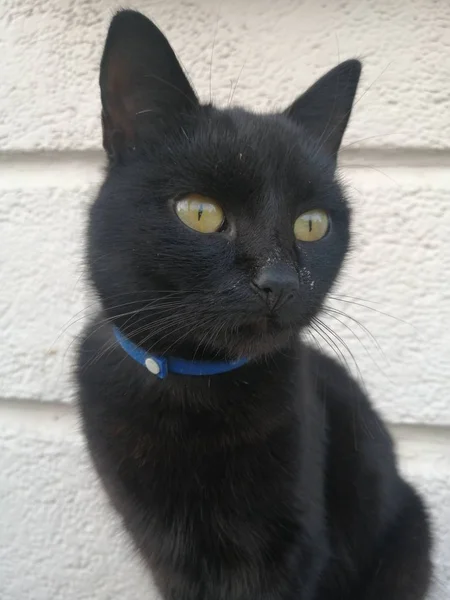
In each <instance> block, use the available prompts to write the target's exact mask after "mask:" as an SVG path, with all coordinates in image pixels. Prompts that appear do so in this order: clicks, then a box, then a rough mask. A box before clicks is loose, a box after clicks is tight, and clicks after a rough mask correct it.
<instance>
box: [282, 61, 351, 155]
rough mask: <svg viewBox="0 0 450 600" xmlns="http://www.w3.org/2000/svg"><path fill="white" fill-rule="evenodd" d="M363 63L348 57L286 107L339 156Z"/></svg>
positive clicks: (294, 118) (288, 113)
mask: <svg viewBox="0 0 450 600" xmlns="http://www.w3.org/2000/svg"><path fill="white" fill-rule="evenodd" d="M361 68H362V66H361V63H360V62H359V61H358V60H355V59H353V60H347V61H345V62H343V63H341V64H340V65H338V66H337V67H335V68H334V69H332V70H331V71H329V72H328V73H326V74H325V75H324V76H323V77H321V78H320V79H319V80H318V81H316V83H315V84H314V85H312V86H311V87H310V88H309V89H308V90H307V91H306V92H305V93H304V94H302V95H301V96H300V97H299V98H297V100H295V102H294V103H293V104H291V106H290V107H289V108H288V109H287V110H286V111H285V114H286V115H287V116H288V117H289V118H291V119H293V120H294V121H295V122H297V123H299V124H300V125H301V126H302V127H304V129H305V130H306V131H309V132H310V133H311V134H312V135H314V136H315V138H317V141H318V143H319V144H321V146H323V148H325V150H327V151H328V152H329V153H330V154H331V155H332V156H334V157H335V156H336V154H337V152H338V150H339V148H340V146H341V142H342V138H343V136H344V133H345V130H346V128H347V124H348V121H349V119H350V114H351V112H352V107H353V101H354V99H355V94H356V90H357V87H358V82H359V78H360V75H361Z"/></svg>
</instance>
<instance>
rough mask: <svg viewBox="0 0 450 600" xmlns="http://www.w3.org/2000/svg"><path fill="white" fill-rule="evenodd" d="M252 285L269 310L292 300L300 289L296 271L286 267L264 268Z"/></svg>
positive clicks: (272, 266) (273, 266) (271, 266)
mask: <svg viewBox="0 0 450 600" xmlns="http://www.w3.org/2000/svg"><path fill="white" fill-rule="evenodd" d="M252 283H253V286H254V288H256V290H257V292H258V293H259V295H260V296H261V298H262V299H263V300H265V302H266V303H267V305H268V307H269V308H270V310H273V309H274V308H277V309H278V308H281V306H283V305H284V304H286V303H287V302H289V301H290V300H293V298H294V297H295V295H296V293H297V292H298V290H299V288H300V282H299V278H298V275H297V273H296V271H295V270H294V269H293V268H292V267H290V266H288V265H270V266H268V267H264V268H263V269H261V271H260V272H259V273H258V276H257V277H256V278H255V279H254V280H253V281H252Z"/></svg>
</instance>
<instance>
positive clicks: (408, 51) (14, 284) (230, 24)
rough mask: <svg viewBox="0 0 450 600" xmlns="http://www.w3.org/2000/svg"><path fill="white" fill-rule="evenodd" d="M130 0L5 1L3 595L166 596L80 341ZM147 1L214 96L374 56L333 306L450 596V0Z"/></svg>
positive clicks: (248, 97)
mask: <svg viewBox="0 0 450 600" xmlns="http://www.w3.org/2000/svg"><path fill="white" fill-rule="evenodd" d="M121 4H123V3H121ZM118 5H119V4H118V3H117V4H116V3H115V2H108V1H107V0H80V1H78V2H73V1H71V0H4V1H3V2H2V3H1V6H0V55H1V56H2V63H1V67H0V70H1V77H0V196H1V199H0V227H1V233H0V236H1V237H0V239H1V243H2V246H1V248H2V252H1V263H0V265H1V271H0V272H1V279H2V282H3V284H2V286H1V288H0V331H1V344H0V429H1V432H0V446H1V448H0V540H1V543H0V596H1V597H2V598H5V599H6V598H8V600H29V599H30V600H31V599H32V600H48V599H49V598H52V599H55V600H57V599H59V598H61V599H64V600H75V599H77V600H80V599H86V600H106V599H109V598H111V599H112V598H126V599H131V598H138V597H152V596H151V594H150V596H148V595H146V591H147V590H148V589H150V588H149V585H150V584H149V582H148V580H147V576H146V574H144V573H143V572H142V571H141V570H140V565H139V561H138V560H137V559H136V557H135V556H134V555H133V552H132V551H131V549H130V546H129V544H128V542H127V540H126V539H125V537H124V536H123V534H122V533H121V529H120V527H119V526H118V522H117V519H116V517H115V515H114V514H113V513H111V512H110V511H109V509H107V508H106V506H105V499H104V497H103V494H102V492H101V491H100V489H99V487H98V485H97V483H96V481H95V478H94V476H93V473H92V471H91V470H90V467H89V464H88V461H87V458H86V455H85V452H84V450H83V444H82V439H81V436H80V434H79V430H78V424H77V419H76V414H75V412H74V408H73V401H72V399H73V386H72V385H71V381H70V364H71V360H72V355H71V343H72V341H73V340H74V338H75V337H76V335H77V332H78V331H79V326H80V323H81V321H80V317H83V316H85V315H86V314H87V313H89V312H90V310H91V309H90V307H89V303H90V302H91V300H88V299H87V295H86V291H85V289H84V285H83V281H82V262H81V250H82V245H81V238H80V236H81V231H82V229H83V225H84V219H85V211H86V206H87V204H88V202H89V200H90V199H91V198H92V196H93V195H94V194H95V189H96V185H97V184H98V181H99V180H100V177H101V165H102V154H101V151H100V130H99V119H98V116H99V98H98V88H97V76H98V72H97V69H98V62H99V57H100V53H101V49H102V43H103V40H104V35H105V31H106V26H107V22H108V20H109V18H110V17H111V15H112V13H113V11H114V9H115V8H116V7H117V6H118ZM133 6H134V7H135V8H139V9H142V10H143V11H144V12H146V13H147V14H148V15H149V16H152V17H153V18H154V19H155V20H156V21H157V23H158V24H160V25H161V27H162V28H163V29H164V31H165V32H166V33H167V34H168V35H169V37H170V39H171V41H172V43H173V45H174V47H175V49H176V50H177V52H178V54H179V56H180V57H181V59H182V61H183V63H184V65H185V66H186V68H187V69H188V71H189V73H190V75H191V77H192V79H193V81H194V83H195V85H196V87H197V89H198V91H199V93H200V95H201V96H202V97H203V98H204V99H208V98H209V96H210V93H212V97H213V98H214V99H215V100H216V101H217V102H218V103H221V104H225V103H226V102H228V99H229V97H230V91H231V94H232V95H234V98H233V101H234V102H236V103H243V104H245V105H248V106H252V107H254V108H257V109H265V108H274V107H278V106H279V107H281V106H283V105H286V104H287V103H288V102H289V101H290V100H292V99H293V98H294V97H295V96H296V94H298V93H299V92H300V91H301V90H302V89H304V88H305V87H306V86H307V85H308V84H310V83H311V82H312V81H313V80H314V78H315V77H317V76H318V75H319V74H321V73H322V72H323V71H325V70H326V69H328V68H330V67H332V66H334V64H335V63H336V62H337V61H338V59H344V58H348V57H351V56H359V57H361V58H362V59H363V60H364V62H365V70H364V79H363V82H362V86H361V89H360V94H359V96H360V100H359V101H358V103H357V105H356V108H355V113H354V119H353V121H352V123H351V127H350V130H349V132H348V135H347V137H346V139H345V143H344V146H345V148H344V150H343V153H342V161H341V165H342V174H343V176H344V177H345V178H346V179H347V181H348V183H349V185H350V188H349V189H350V192H351V196H352V202H353V206H354V209H355V233H356V238H355V250H354V253H353V255H352V257H351V259H350V260H349V263H348V265H347V268H346V271H345V275H344V277H343V278H342V282H341V285H340V289H339V292H340V293H342V294H348V295H349V296H351V297H352V298H346V300H347V302H344V301H339V302H338V301H334V302H330V304H331V305H332V306H334V307H336V308H339V309H341V310H343V311H344V312H345V313H346V314H347V315H349V317H339V318H340V319H341V320H342V321H344V322H345V325H344V324H342V323H339V322H337V321H336V322H334V323H333V322H332V321H330V322H329V323H330V325H331V326H333V328H335V329H336V331H337V332H338V333H339V334H340V335H341V337H342V338H343V339H344V340H345V342H346V343H347V344H348V346H349V348H350V350H351V351H352V352H353V354H354V356H355V357H356V361H357V364H358V367H359V370H360V372H361V375H362V377H363V378H364V380H365V382H366V384H367V387H368V389H369V391H370V393H371V395H372V397H373V399H374V401H375V403H376V405H377V406H378V407H379V409H380V410H381V411H382V412H383V414H384V416H385V417H386V419H388V420H389V422H390V424H391V427H392V431H393V433H394V435H395V437H396V439H397V440H398V447H399V453H400V456H401V462H402V468H403V470H404V472H405V474H406V475H407V476H408V477H409V478H410V479H412V480H414V481H415V482H417V484H418V485H419V486H420V488H421V489H422V490H423V492H424V494H425V496H426V498H427V501H428V504H429V506H430V508H431V509H432V511H433V518H434V525H435V530H436V535H437V539H438V546H437V550H436V561H437V563H438V571H437V583H436V591H435V595H434V596H433V597H434V598H436V599H441V598H447V597H448V595H449V593H450V489H449V483H448V482H449V480H450V366H449V361H450V327H449V326H448V323H449V322H450V284H449V283H448V273H449V272H450V244H449V239H450V211H449V210H448V208H447V204H448V201H449V200H448V196H449V192H450V79H449V74H450V3H449V2H448V0H434V1H433V0H408V1H407V0H399V1H397V2H393V1H391V0H372V1H369V0H324V1H323V2H320V3H319V2H316V1H315V0H304V1H303V2H302V1H300V0H247V1H246V2H242V0H224V1H219V0H164V1H156V0H155V2H151V1H147V2H135V3H134V5H133ZM214 39H215V43H214V53H213V59H212V61H211V56H212V47H213V41H214ZM211 62H212V65H211V68H210V63H211ZM241 70H242V72H241ZM239 74H240V76H239ZM238 78H239V82H238V84H237V87H236V89H235V91H234V94H233V92H232V90H233V89H234V86H235V84H236V80H237V79H238ZM210 89H211V92H210ZM354 298H358V299H360V300H354ZM350 301H351V302H353V301H354V302H357V304H353V303H350ZM80 311H81V312H80ZM388 315H390V316H388ZM351 318H354V319H357V320H359V321H360V322H361V323H362V324H363V326H364V327H366V328H368V330H369V331H370V332H371V334H372V335H373V336H374V338H376V341H377V343H375V342H374V341H373V339H371V337H370V336H369V334H368V333H367V332H366V331H364V329H363V328H362V327H361V326H359V325H357V324H356V323H355V322H354V321H352V320H351ZM377 344H378V346H379V348H378V347H377ZM343 352H344V354H345V356H346V358H347V360H348V361H349V363H351V359H350V356H349V354H348V353H347V351H346V350H343ZM352 368H354V367H352ZM127 590H129V591H127Z"/></svg>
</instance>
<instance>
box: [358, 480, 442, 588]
mask: <svg viewBox="0 0 450 600" xmlns="http://www.w3.org/2000/svg"><path fill="white" fill-rule="evenodd" d="M407 487H408V493H407V495H406V500H405V501H404V503H403V505H402V507H401V509H400V510H399V512H398V514H397V518H396V520H395V521H394V523H393V524H392V526H391V528H390V530H389V531H388V532H387V535H386V536H385V539H384V542H383V544H382V546H381V547H380V548H379V550H378V553H377V556H376V558H375V561H374V565H373V569H372V572H371V574H370V576H369V578H368V581H366V582H365V583H364V584H363V586H362V588H363V589H362V591H361V593H358V594H357V595H353V596H352V597H351V599H350V600H422V599H423V598H425V597H426V595H427V591H428V587H429V581H430V579H431V571H432V567H431V561H430V547H431V537H430V529H429V524H428V518H427V515H426V512H425V509H424V506H423V504H422V501H421V500H420V498H419V497H418V496H417V495H416V493H415V492H414V491H413V490H412V489H411V488H409V486H407Z"/></svg>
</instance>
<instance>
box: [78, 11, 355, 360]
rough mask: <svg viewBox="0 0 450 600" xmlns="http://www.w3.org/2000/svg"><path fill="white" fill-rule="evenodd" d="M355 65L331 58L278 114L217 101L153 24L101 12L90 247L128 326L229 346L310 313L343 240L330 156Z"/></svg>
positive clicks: (257, 350) (237, 350)
mask: <svg viewBox="0 0 450 600" xmlns="http://www.w3.org/2000/svg"><path fill="white" fill-rule="evenodd" d="M360 71H361V65H360V63H359V62H358V61H356V60H350V61H347V62H344V63H342V64H340V65H339V66H337V67H336V68H334V69H333V70H332V71H330V72H329V73H327V74H326V75H324V76H323V77H322V78H321V79H319V80H318V81H317V82H316V83H315V84H314V85H313V86H312V87H311V88H310V89H309V90H307V91H306V93H304V94H303V95H301V96H300V97H299V98H297V99H296V100H295V101H294V102H293V103H292V104H291V105H290V106H289V107H288V108H287V109H286V110H284V111H282V112H279V113H274V114H258V115H257V114H254V113H252V112H249V111H246V110H244V109H241V108H227V109H217V108H215V107H214V106H212V105H210V104H208V105H203V104H201V103H200V102H199V100H198V98H197V96H196V93H195V92H194V90H193V88H192V86H191V84H190V83H189V81H188V79H187V77H186V75H185V73H184V71H183V69H182V67H181V66H180V63H179V62H178V60H177V58H176V56H175V54H174V52H173V50H172V48H171V47H170V45H169V43H168V41H167V40H166V38H165V37H164V35H163V34H162V33H161V32H160V31H159V30H158V29H157V27H156V26H155V25H154V24H153V23H152V22H151V21H149V20H148V19H147V18H146V17H144V16H143V15H141V14H139V13H137V12H133V11H121V12H119V13H118V14H117V15H116V16H115V17H114V18H113V20H112V23H111V25H110V29H109V32H108V36H107V40H106V44H105V49H104V53H103V58H102V62H101V69H100V88H101V98H102V107H103V111H102V125H103V145H104V148H105V150H106V152H107V155H108V169H107V174H106V178H105V181H104V184H103V186H102V188H101V190H100V193H99V195H98V197H97V199H96V201H95V203H94V204H93V206H92V209H91V213H90V226H89V234H88V247H89V252H88V259H89V267H90V274H91V277H92V279H93V282H94V284H95V286H96V288H97V291H98V293H99V295H100V298H101V301H102V303H103V307H104V309H105V312H106V314H107V316H108V317H109V318H111V319H112V320H113V321H114V323H115V324H116V325H117V326H118V327H119V328H120V329H121V330H122V332H123V333H124V334H125V335H127V336H128V337H129V338H131V339H132V340H133V341H134V342H135V343H137V344H140V345H142V346H143V347H145V348H147V349H148V350H152V351H159V352H162V353H166V352H167V353H169V354H173V355H181V356H183V355H187V356H190V355H192V353H193V352H196V353H197V355H198V356H200V355H201V356H208V357H211V356H214V355H216V354H217V355H219V356H225V357H228V358H238V357H242V356H247V357H253V356H257V355H260V354H263V353H269V352H271V351H272V350H273V349H275V348H277V347H280V346H283V345H284V344H286V343H287V342H288V340H289V338H290V336H292V335H296V334H297V333H298V331H300V330H301V329H302V328H304V327H305V326H307V325H308V324H309V323H310V321H311V319H312V318H313V317H314V315H316V313H317V312H318V311H319V310H320V308H321V306H322V304H323V301H324V298H325V296H326V294H327V292H328V291H329V290H330V288H331V286H332V285H333V283H334V281H335V280H336V277H337V275H338V273H339V270H340V267H341V265H342V262H343V259H344V257H345V254H346V252H347V248H348V244H349V217H350V214H349V208H348V205H347V202H346V200H345V197H344V194H343V190H342V189H341V187H340V185H339V183H338V181H337V180H336V175H335V168H336V158H337V152H338V150H339V147H340V144H341V140H342V137H343V134H344V132H345V129H346V126H347V123H348V120H349V116H350V112H351V109H352V104H353V100H354V96H355V92H356V88H357V85H358V80H359V76H360Z"/></svg>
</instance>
